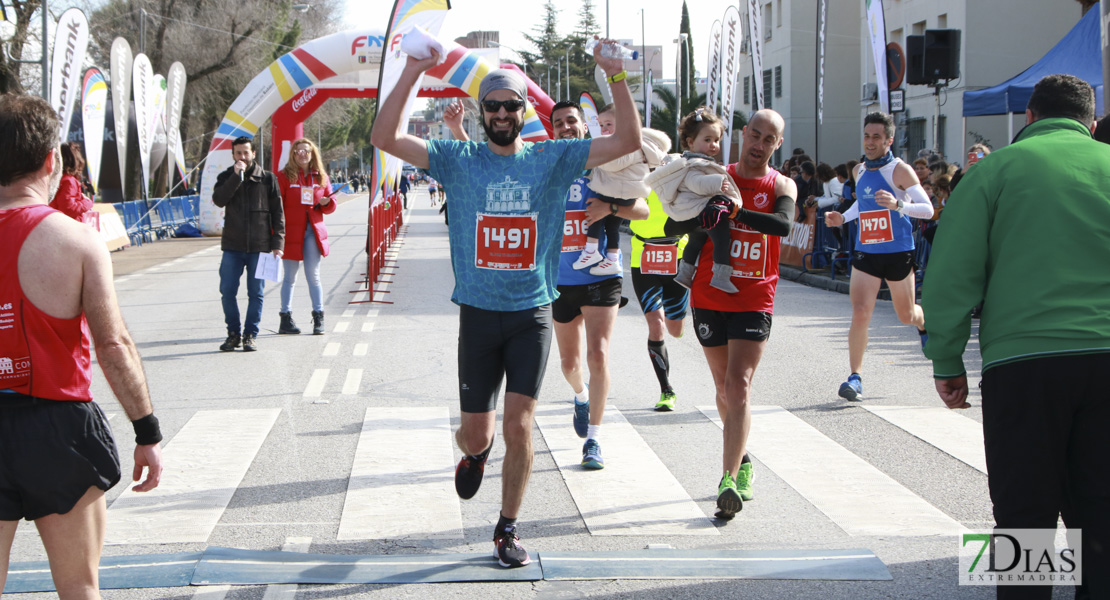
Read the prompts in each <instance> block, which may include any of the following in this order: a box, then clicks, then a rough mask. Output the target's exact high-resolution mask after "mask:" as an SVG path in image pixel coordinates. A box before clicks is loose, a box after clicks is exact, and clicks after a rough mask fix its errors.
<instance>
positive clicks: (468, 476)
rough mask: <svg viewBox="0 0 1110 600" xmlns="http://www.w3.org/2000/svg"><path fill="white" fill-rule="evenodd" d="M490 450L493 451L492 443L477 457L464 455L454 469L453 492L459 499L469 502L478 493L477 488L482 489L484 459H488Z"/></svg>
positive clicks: (484, 469)
mask: <svg viewBox="0 0 1110 600" xmlns="http://www.w3.org/2000/svg"><path fill="white" fill-rule="evenodd" d="M490 450H493V442H492V441H491V442H490V443H489V448H486V449H485V451H484V452H482V453H481V454H479V455H478V456H467V455H464V456H463V457H462V460H460V461H459V466H457V467H455V492H456V493H457V494H458V495H459V498H462V499H463V500H470V499H471V498H473V497H474V494H477V493H478V488H480V487H482V475H484V474H485V471H486V459H487V458H489V451H490Z"/></svg>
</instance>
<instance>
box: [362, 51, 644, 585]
mask: <svg viewBox="0 0 1110 600" xmlns="http://www.w3.org/2000/svg"><path fill="white" fill-rule="evenodd" d="M605 43H614V42H612V40H602V44H599V45H598V48H600V47H601V46H602V45H604V44H605ZM439 58H440V57H439V53H437V52H435V51H434V50H433V51H432V56H431V57H430V58H427V59H423V60H418V59H415V58H413V57H412V56H410V57H409V58H408V62H407V63H406V64H405V68H404V71H403V72H402V73H401V76H400V79H399V80H398V82H397V88H396V90H395V91H394V93H393V94H391V95H390V96H389V98H387V99H386V100H385V101H384V102H383V103H382V106H381V110H380V111H379V113H378V118H377V121H376V123H375V124H374V131H373V134H372V136H371V143H372V144H373V145H374V146H375V147H377V148H379V149H381V150H382V151H384V152H388V153H390V154H392V155H394V156H396V157H398V158H401V159H402V160H405V161H407V162H409V163H411V164H413V165H415V166H416V167H418V168H423V169H428V171H429V172H430V173H431V175H432V177H434V178H435V179H436V180H438V181H439V182H440V183H441V184H442V185H443V186H444V187H445V188H450V189H451V194H450V195H451V223H450V225H449V226H448V232H449V237H450V241H451V267H452V269H453V271H454V273H455V290H454V293H453V294H452V296H451V300H452V301H453V302H455V303H456V304H458V305H459V309H460V310H459V348H458V356H459V400H460V406H461V419H460V426H459V429H458V431H457V432H456V433H455V440H456V442H457V443H458V445H459V449H460V450H462V453H463V455H464V456H463V458H462V460H461V461H460V462H459V465H458V468H457V469H456V471H455V489H456V491H457V492H458V494H459V496H460V497H461V498H464V499H466V498H471V497H473V496H474V494H476V493H477V491H478V487H479V486H480V485H481V482H482V474H483V470H484V468H485V462H486V459H487V458H488V457H489V452H490V450H491V449H492V447H493V436H494V429H495V426H496V421H497V415H496V412H495V409H496V405H497V396H498V394H499V391H500V387H501V381H502V379H506V380H507V383H506V387H505V415H504V424H503V435H504V437H505V446H506V451H505V462H504V466H503V469H502V471H503V472H502V480H501V518H500V520H499V521H498V523H497V526H496V528H495V530H494V549H495V553H496V555H497V558H498V561H499V562H500V564H501V566H504V567H519V566H522V565H526V564H528V563H530V562H531V558H530V557H529V555H528V552H527V551H526V550H525V549H524V548H523V547H522V546H521V545H520V542H519V538H518V537H517V535H516V519H517V516H518V513H519V511H520V506H521V503H522V501H523V498H524V490H525V487H526V486H527V484H528V477H529V476H530V475H531V472H532V417H533V414H534V412H535V408H536V398H537V397H538V396H539V391H540V382H541V381H542V379H543V374H544V371H545V369H546V366H547V355H548V351H549V349H550V346H551V328H552V325H551V302H552V301H554V300H555V298H556V297H558V292H557V291H556V285H555V284H556V277H557V276H558V270H559V256H560V250H561V248H562V240H563V222H564V210H565V198H566V193H567V189H568V188H569V187H570V185H571V183H573V181H574V180H575V179H576V178H577V177H578V176H580V175H581V174H582V171H583V170H584V169H588V168H593V167H595V166H597V165H600V164H604V163H606V162H609V161H611V160H614V159H616V158H619V157H621V156H624V155H625V154H628V153H630V152H633V151H635V150H637V149H639V148H640V143H641V141H640V123H639V120H640V117H639V113H638V111H637V110H636V105H635V103H634V102H633V101H632V95H631V93H630V92H629V90H628V85H627V83H626V82H625V76H626V73H625V71H624V70H623V65H622V61H621V59H619V58H618V59H612V58H605V57H602V56H600V55H599V54H598V50H595V54H594V59H595V60H596V61H597V64H598V66H600V67H601V68H602V70H604V71H605V73H606V75H607V76H608V77H609V83H610V85H611V88H612V91H613V96H614V103H615V104H616V106H617V118H618V120H619V123H620V125H619V126H618V132H619V133H618V134H616V135H613V136H610V137H607V138H604V139H599V140H552V141H545V142H540V143H525V142H524V141H523V140H522V139H521V138H520V131H521V128H522V127H523V125H524V119H525V114H526V112H527V110H528V103H527V98H528V92H527V88H526V86H525V82H524V80H523V78H521V77H520V76H519V75H518V74H516V73H515V72H513V71H509V70H505V69H498V70H495V71H492V72H490V73H489V74H488V75H486V77H485V79H483V80H482V83H481V84H480V87H479V92H478V99H479V101H480V102H481V106H482V127H483V129H484V130H485V132H486V137H487V138H489V139H488V141H487V142H486V143H478V142H473V141H466V142H463V141H459V140H427V141H424V140H422V139H420V138H418V137H415V136H412V135H408V134H407V133H405V132H404V131H403V130H401V128H400V124H401V113H402V111H403V109H404V103H405V99H406V98H408V96H409V94H410V93H411V92H412V89H413V87H414V86H416V85H417V82H418V80H419V79H420V76H421V75H422V74H423V73H424V71H426V70H428V69H430V68H432V67H433V66H435V65H436V64H438V62H439Z"/></svg>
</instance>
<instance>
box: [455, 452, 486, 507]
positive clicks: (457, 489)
mask: <svg viewBox="0 0 1110 600" xmlns="http://www.w3.org/2000/svg"><path fill="white" fill-rule="evenodd" d="M483 467H485V465H483ZM461 470H462V461H461V460H460V461H459V464H458V466H456V467H455V493H456V494H458V495H459V498H462V499H463V500H470V499H471V498H473V497H474V496H475V495H477V494H478V489H479V488H481V487H482V478H481V477H479V478H478V485H476V486H474V490H473V491H472V492H470V494H469V495H466V494H464V492H463V490H461V489H459V472H460V471H461ZM482 476H483V477H484V476H485V469H484V468H483V470H482Z"/></svg>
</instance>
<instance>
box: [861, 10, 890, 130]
mask: <svg viewBox="0 0 1110 600" xmlns="http://www.w3.org/2000/svg"><path fill="white" fill-rule="evenodd" d="M865 2H866V3H867V32H868V34H869V35H870V37H871V57H872V59H874V63H875V84H876V85H878V86H879V110H880V111H882V112H890V91H889V90H888V89H887V88H888V85H887V80H886V15H884V14H883V2H882V0H865Z"/></svg>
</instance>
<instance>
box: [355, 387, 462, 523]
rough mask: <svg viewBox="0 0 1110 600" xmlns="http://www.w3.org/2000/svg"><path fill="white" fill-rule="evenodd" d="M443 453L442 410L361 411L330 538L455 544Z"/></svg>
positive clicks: (450, 469) (457, 513)
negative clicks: (340, 509) (338, 514)
mask: <svg viewBox="0 0 1110 600" xmlns="http://www.w3.org/2000/svg"><path fill="white" fill-rule="evenodd" d="M398 448H404V452H398V451H397V449H398ZM451 448H452V442H451V420H450V417H449V414H448V411H447V408H445V407H426V408H424V407H382V406H371V407H369V408H367V409H366V417H365V419H364V420H363V423H362V433H361V434H360V435H359V438H358V447H357V448H356V450H355V457H354V464H353V466H352V467H351V477H350V479H349V480H348V482H347V497H346V499H345V500H344V502H343V516H342V517H341V519H340V521H339V533H338V535H337V539H339V540H363V539H463V530H462V507H461V505H460V503H459V497H458V495H457V494H456V493H455V483H454V481H455V479H454V478H455V471H454V455H453V453H452V450H451ZM399 515H401V516H402V518H398V516H399ZM404 515H414V516H419V517H418V518H417V517H414V518H405V517H403V516H404Z"/></svg>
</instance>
